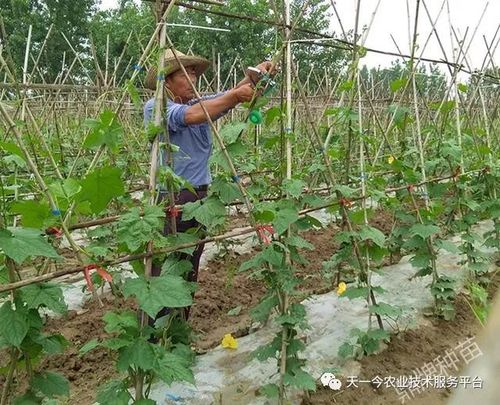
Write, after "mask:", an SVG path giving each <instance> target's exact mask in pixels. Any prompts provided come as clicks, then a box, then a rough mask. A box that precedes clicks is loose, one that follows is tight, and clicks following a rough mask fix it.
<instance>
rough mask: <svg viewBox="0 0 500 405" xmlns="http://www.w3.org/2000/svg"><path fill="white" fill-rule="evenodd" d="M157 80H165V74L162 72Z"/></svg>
mask: <svg viewBox="0 0 500 405" xmlns="http://www.w3.org/2000/svg"><path fill="white" fill-rule="evenodd" d="M156 80H165V74H163V73H160V74H159V75H158V76H156Z"/></svg>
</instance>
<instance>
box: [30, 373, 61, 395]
mask: <svg viewBox="0 0 500 405" xmlns="http://www.w3.org/2000/svg"><path fill="white" fill-rule="evenodd" d="M31 387H32V388H33V389H35V390H37V391H40V392H41V393H42V394H44V395H45V396H47V397H49V398H53V397H55V396H68V395H69V381H68V380H67V379H66V378H65V377H64V376H62V375H61V374H59V373H54V372H52V371H43V372H41V373H37V374H35V375H34V376H33V379H32V380H31Z"/></svg>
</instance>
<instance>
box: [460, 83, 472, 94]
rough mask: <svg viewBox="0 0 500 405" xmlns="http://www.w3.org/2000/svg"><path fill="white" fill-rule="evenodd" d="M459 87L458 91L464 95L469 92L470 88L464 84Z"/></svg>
mask: <svg viewBox="0 0 500 405" xmlns="http://www.w3.org/2000/svg"><path fill="white" fill-rule="evenodd" d="M457 87H458V90H460V91H461V92H462V93H467V91H468V90H469V86H467V85H466V84H463V83H459V84H458V86H457Z"/></svg>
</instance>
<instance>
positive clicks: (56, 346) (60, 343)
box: [33, 334, 69, 354]
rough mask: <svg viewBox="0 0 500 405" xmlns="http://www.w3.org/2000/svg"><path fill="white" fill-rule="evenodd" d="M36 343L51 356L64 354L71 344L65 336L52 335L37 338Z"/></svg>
mask: <svg viewBox="0 0 500 405" xmlns="http://www.w3.org/2000/svg"><path fill="white" fill-rule="evenodd" d="M33 340H34V341H35V342H36V343H38V344H40V345H41V346H42V347H43V350H44V351H45V352H46V353H49V354H58V353H62V352H63V351H64V349H65V348H66V347H68V345H69V342H68V341H67V340H66V338H65V337H64V336H63V335H59V334H58V335H50V336H45V335H42V334H40V335H39V336H38V337H37V338H35V339H33Z"/></svg>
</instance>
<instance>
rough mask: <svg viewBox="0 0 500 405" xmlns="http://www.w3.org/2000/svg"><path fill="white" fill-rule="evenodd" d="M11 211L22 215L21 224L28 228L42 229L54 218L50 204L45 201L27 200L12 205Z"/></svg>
mask: <svg viewBox="0 0 500 405" xmlns="http://www.w3.org/2000/svg"><path fill="white" fill-rule="evenodd" d="M10 211H11V212H12V213H13V214H19V215H21V223H22V224H23V226H24V227H27V228H42V227H43V225H44V223H45V221H46V220H47V219H49V218H52V215H51V213H50V208H49V204H48V203H47V202H45V201H34V200H26V201H19V202H16V203H14V204H12V207H11V209H10Z"/></svg>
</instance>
